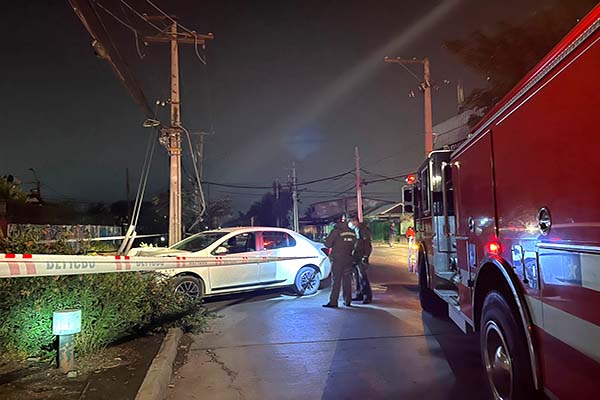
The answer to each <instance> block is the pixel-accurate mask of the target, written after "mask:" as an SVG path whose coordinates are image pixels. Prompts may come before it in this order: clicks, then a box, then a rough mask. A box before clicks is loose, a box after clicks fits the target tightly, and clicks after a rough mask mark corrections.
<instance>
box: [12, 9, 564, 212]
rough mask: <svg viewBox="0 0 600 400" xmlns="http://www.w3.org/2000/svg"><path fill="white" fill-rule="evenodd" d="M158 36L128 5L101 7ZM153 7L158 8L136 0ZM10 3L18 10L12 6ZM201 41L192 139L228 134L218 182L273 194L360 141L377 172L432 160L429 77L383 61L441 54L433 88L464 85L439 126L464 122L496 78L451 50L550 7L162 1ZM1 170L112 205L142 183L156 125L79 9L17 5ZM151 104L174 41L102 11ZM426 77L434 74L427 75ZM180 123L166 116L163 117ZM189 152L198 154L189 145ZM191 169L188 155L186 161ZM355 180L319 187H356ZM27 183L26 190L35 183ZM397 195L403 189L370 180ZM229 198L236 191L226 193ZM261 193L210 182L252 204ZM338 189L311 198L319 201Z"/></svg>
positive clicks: (163, 162)
mask: <svg viewBox="0 0 600 400" xmlns="http://www.w3.org/2000/svg"><path fill="white" fill-rule="evenodd" d="M97 1H98V2H99V3H101V4H102V5H104V6H105V7H106V8H109V9H110V10H112V11H113V12H114V13H115V14H117V15H118V16H121V17H123V18H124V19H126V20H127V21H129V22H130V23H131V24H132V25H133V26H135V27H136V28H139V29H140V30H144V31H147V32H148V31H149V30H150V31H151V29H152V28H150V27H148V26H145V25H144V22H143V21H142V20H141V19H139V18H138V19H136V16H135V15H133V14H131V13H124V9H123V8H122V7H121V3H120V1H119V0H97ZM127 2H128V3H129V4H131V5H132V6H133V7H135V8H136V9H138V10H139V11H141V12H147V13H152V9H151V7H150V6H149V5H148V4H147V3H146V2H145V1H144V0H127ZM8 3H10V4H8ZM156 3H157V4H158V5H160V6H161V7H163V8H164V9H165V10H167V11H168V12H169V13H172V14H176V15H178V16H179V17H180V20H181V22H182V23H183V24H184V25H185V26H187V27H190V28H191V29H195V30H197V31H198V32H213V33H214V34H215V37H216V39H215V40H214V41H212V42H211V43H209V46H208V54H207V57H208V66H207V67H205V66H204V65H202V64H201V63H200V62H199V60H198V59H197V58H196V56H195V52H194V50H193V46H184V47H182V49H181V73H182V84H181V85H182V104H183V105H182V118H183V123H184V125H185V126H186V127H188V128H189V129H190V130H193V131H194V130H201V129H203V130H208V129H211V125H212V127H213V128H214V129H215V130H216V135H215V136H213V137H209V138H208V139H207V144H206V153H207V155H206V159H207V165H206V170H205V179H207V180H210V181H221V182H227V183H229V182H233V183H243V184H251V185H265V184H266V185H269V184H270V182H272V181H273V179H275V178H277V177H279V178H281V179H282V180H286V179H287V175H288V174H289V168H290V167H291V164H292V162H293V161H295V162H296V164H297V167H298V176H299V181H305V180H311V179H316V178H320V177H323V176H328V175H334V174H337V173H339V172H343V171H346V170H349V169H351V168H352V167H353V162H354V161H353V148H354V146H355V145H358V146H359V147H360V151H361V158H362V161H363V165H364V166H365V168H366V169H368V170H371V171H374V172H377V173H380V174H384V175H394V174H399V173H403V172H406V171H409V170H412V169H414V168H415V167H416V166H417V165H418V164H419V163H420V162H421V160H422V158H423V152H424V150H423V134H422V131H423V122H422V120H423V117H422V98H421V97H420V96H417V98H416V99H409V98H408V96H407V93H408V92H409V91H410V90H415V89H416V81H415V80H414V78H413V77H411V76H410V75H409V74H408V73H407V72H406V71H404V70H402V68H401V67H400V66H399V65H391V64H384V63H383V61H382V57H383V55H386V54H388V55H390V56H396V55H401V56H403V57H412V56H416V57H423V56H429V57H430V59H431V65H432V78H433V80H434V81H437V82H441V81H442V80H444V79H447V80H450V81H451V82H452V84H451V85H448V86H443V87H442V88H441V89H440V90H439V91H438V92H435V93H434V101H433V115H434V123H436V122H440V121H442V120H444V119H446V118H448V117H451V116H453V115H455V114H456V100H455V99H456V94H455V88H454V84H455V83H456V81H457V80H458V79H462V80H463V81H464V82H465V86H466V89H467V91H468V90H470V89H472V88H474V87H476V86H480V85H482V84H483V79H482V78H483V77H480V76H477V75H476V74H475V73H473V72H472V71H469V70H468V69H467V68H466V67H465V66H463V65H462V64H461V62H460V60H458V59H456V58H455V57H454V56H453V55H451V54H450V53H449V52H448V51H447V50H445V49H444V48H443V42H444V40H448V39H455V38H459V37H463V36H464V35H466V34H468V33H469V32H471V31H473V30H474V29H477V28H486V29H491V28H493V26H494V24H495V23H496V22H499V21H502V20H519V19H523V18H525V17H526V16H527V15H529V14H530V13H532V12H534V11H535V10H536V9H538V8H540V7H542V6H544V5H547V4H551V3H552V1H549V0H548V1H539V0H502V1H491V0H490V1H477V0H447V1H443V2H440V1H432V0H419V1H409V0H405V1H397V0H396V1H388V0H377V1H370V2H365V1H353V0H317V1H313V0H304V1H290V0H287V1H265V0H263V1H247V0H222V1H217V2H215V1H210V2H208V1H199V0H195V1H179V0H171V1H166V0H156ZM3 9H4V18H3V23H2V25H1V28H0V29H2V30H3V33H2V38H3V42H4V43H3V46H2V49H3V51H2V53H3V57H2V63H1V64H0V70H1V76H2V80H0V87H1V93H2V96H1V97H0V116H1V121H2V125H1V128H0V129H1V130H2V139H3V140H2V145H1V147H0V174H7V173H11V174H14V175H16V176H18V177H19V178H20V179H21V180H22V181H24V182H28V181H31V180H32V179H33V176H32V174H31V172H29V171H28V168H35V170H36V171H37V172H38V175H39V176H40V179H41V181H42V189H43V195H45V196H46V197H48V198H53V199H65V198H72V199H77V200H81V201H90V202H91V201H114V200H119V199H123V198H125V169H126V168H129V170H130V172H131V181H132V186H133V187H135V186H136V185H137V180H138V177H139V173H140V169H141V164H142V161H143V157H144V151H145V146H146V141H147V138H148V135H149V131H148V130H145V129H143V128H142V127H141V124H142V122H143V120H144V116H143V114H142V112H141V111H140V110H139V109H138V108H137V107H136V105H135V104H134V102H133V101H132V100H131V98H130V97H129V96H128V94H127V92H126V91H125V89H124V88H123V87H122V86H121V85H120V84H119V82H118V81H117V80H116V78H115V76H114V75H113V73H112V70H111V69H110V68H109V67H108V65H107V64H106V63H105V62H104V61H103V60H100V59H98V58H96V57H95V56H94V54H93V52H92V49H91V47H90V37H89V35H88V33H87V31H86V30H85V29H84V27H83V26H82V24H81V23H80V21H79V20H78V19H77V17H76V16H75V14H74V12H73V10H72V9H71V8H70V6H69V4H68V2H67V1H66V0H65V1H52V0H46V1H41V0H39V1H27V0H23V1H19V2H7V4H6V5H3ZM100 15H101V16H102V17H103V18H104V21H105V23H106V24H107V26H108V27H109V29H110V31H111V32H112V33H113V34H114V37H115V41H116V43H117V44H118V45H119V49H120V50H121V51H122V52H123V54H124V55H125V57H126V58H127V59H128V61H129V62H130V63H131V65H132V67H133V69H134V71H135V72H136V74H137V75H138V76H139V78H140V80H141V82H142V83H143V88H144V91H145V92H146V94H147V96H148V98H149V100H150V101H151V102H152V103H153V102H154V101H155V100H156V99H158V98H164V97H165V96H166V93H168V84H169V81H168V79H169V75H168V47H167V46H165V45H156V44H152V45H150V46H149V47H143V46H142V51H143V52H144V53H145V57H144V59H143V60H140V59H139V57H138V56H137V53H136V50H135V41H134V35H133V34H132V33H131V32H129V31H128V30H127V29H126V28H124V27H122V26H120V25H119V24H118V23H116V22H115V21H114V20H113V19H112V18H111V17H110V16H108V15H106V14H102V13H101V14H100ZM414 71H415V73H417V74H420V73H421V72H420V70H419V69H418V68H415V69H414ZM161 117H162V119H164V120H165V121H167V118H168V114H167V113H166V112H165V113H162V114H161ZM186 151H187V150H186ZM185 163H186V166H187V170H188V171H189V170H191V166H190V164H189V159H188V160H186V161H185ZM167 172H168V164H167V157H166V151H165V150H164V149H163V148H161V147H159V148H157V153H156V156H155V158H154V162H153V167H152V174H151V177H150V183H149V187H148V192H149V194H153V193H156V192H158V191H160V190H165V189H166V188H167V186H168V180H167ZM351 185H352V178H351V177H348V178H347V179H344V180H341V181H336V182H333V183H332V182H329V183H327V184H322V185H315V186H312V187H311V189H313V190H317V191H318V190H321V191H328V190H340V191H341V190H343V189H347V188H348V187H350V186H351ZM26 186H27V185H26ZM365 190H366V192H367V193H372V194H373V196H374V197H384V198H393V195H394V194H395V193H397V192H399V184H398V183H386V184H380V185H378V186H376V185H372V186H368V187H367V188H366V189H365ZM225 192H228V193H225ZM262 192H263V191H247V190H241V189H224V190H217V189H216V188H214V187H213V188H211V190H210V196H211V197H222V196H225V195H230V196H231V197H232V198H234V200H235V205H236V207H238V208H241V209H245V208H246V207H247V206H248V204H249V203H250V202H251V201H253V200H257V199H258V198H259V196H260V195H261V194H262ZM330 196H331V194H329V193H316V192H312V193H303V196H302V198H303V201H304V203H305V204H307V203H310V202H313V201H318V200H324V199H326V198H327V197H330Z"/></svg>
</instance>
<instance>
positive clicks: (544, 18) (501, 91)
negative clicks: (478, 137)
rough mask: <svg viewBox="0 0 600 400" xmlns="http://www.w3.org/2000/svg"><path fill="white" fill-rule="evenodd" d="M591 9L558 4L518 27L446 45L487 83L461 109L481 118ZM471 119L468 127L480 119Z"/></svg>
mask: <svg viewBox="0 0 600 400" xmlns="http://www.w3.org/2000/svg"><path fill="white" fill-rule="evenodd" d="M595 5H596V0H579V1H572V0H559V1H558V2H557V3H556V4H555V5H554V6H551V7H546V8H542V9H540V10H538V11H537V12H536V13H534V14H532V15H531V16H530V17H529V18H527V19H526V20H525V21H523V22H522V23H520V24H510V23H507V22H503V23H500V24H498V25H497V27H496V29H495V31H493V32H489V31H484V30H482V29H479V30H477V31H475V32H473V33H472V34H471V35H469V37H467V38H464V39H457V40H449V41H447V42H446V43H445V46H446V47H447V48H448V49H449V50H450V51H451V52H452V53H454V54H455V55H457V56H458V57H459V58H460V59H462V61H463V62H464V63H465V64H466V65H468V66H469V67H471V68H472V69H474V70H475V71H476V72H478V73H480V74H482V75H483V76H485V77H486V80H487V82H488V83H487V86H486V87H484V88H478V89H475V90H473V91H472V92H471V93H470V94H469V95H468V96H467V97H466V99H465V104H464V107H465V108H466V109H473V110H476V111H479V113H478V114H479V115H484V114H485V113H486V112H487V111H489V110H490V109H491V108H492V107H493V106H494V105H495V104H496V103H498V102H499V101H500V100H501V99H502V97H504V95H505V94H506V93H508V91H509V90H510V89H512V88H513V87H514V86H515V85H516V84H517V83H518V82H519V80H520V79H521V78H523V77H524V76H525V75H526V74H527V72H529V71H530V70H531V69H532V68H533V67H534V66H535V65H536V64H537V63H538V62H539V61H540V60H541V59H542V58H543V57H544V56H545V55H546V54H547V53H548V52H549V51H550V50H551V49H552V47H553V46H554V45H556V44H557V43H558V42H559V41H560V39H562V38H563V37H564V36H565V35H566V34H567V32H568V31H569V30H570V29H571V28H573V26H574V25H575V24H576V23H577V21H578V20H579V19H580V18H582V17H583V16H584V15H585V14H586V13H587V12H588V11H589V10H590V9H591V8H592V7H593V6H595ZM471 118H472V119H471V121H469V123H470V125H475V124H476V123H477V122H478V120H479V119H481V117H480V116H478V115H474V116H473V117H471Z"/></svg>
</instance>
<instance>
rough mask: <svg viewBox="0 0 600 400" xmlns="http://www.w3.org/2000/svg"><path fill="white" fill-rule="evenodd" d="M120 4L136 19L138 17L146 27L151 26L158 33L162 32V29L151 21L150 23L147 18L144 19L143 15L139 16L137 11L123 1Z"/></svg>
mask: <svg viewBox="0 0 600 400" xmlns="http://www.w3.org/2000/svg"><path fill="white" fill-rule="evenodd" d="M121 3H122V4H123V5H124V6H125V7H127V8H129V10H131V12H133V13H134V14H135V15H137V16H138V17H140V18H141V19H143V20H144V21H145V22H146V23H147V24H148V25H150V26H152V27H153V28H154V29H156V30H157V31H159V32H160V33H163V32H164V30H163V29H161V28H160V27H159V26H158V25H156V24H155V23H153V22H152V21H150V20H149V19H148V18H146V16H145V15H143V14H141V13H140V12H139V11H137V10H136V9H134V8H133V7H131V6H130V5H129V4H128V3H127V2H126V1H125V0H121Z"/></svg>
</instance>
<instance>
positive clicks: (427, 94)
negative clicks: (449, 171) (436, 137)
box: [383, 57, 433, 157]
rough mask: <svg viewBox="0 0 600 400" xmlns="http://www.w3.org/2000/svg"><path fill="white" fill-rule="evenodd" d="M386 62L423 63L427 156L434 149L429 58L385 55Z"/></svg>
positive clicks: (421, 87)
mask: <svg viewBox="0 0 600 400" xmlns="http://www.w3.org/2000/svg"><path fill="white" fill-rule="evenodd" d="M383 61H384V62H386V63H394V64H402V65H406V64H422V65H423V82H421V83H420V84H419V88H420V89H421V90H422V91H423V95H424V109H425V110H424V111H425V157H427V156H429V153H431V151H432V150H433V122H432V116H431V114H432V112H431V76H430V75H431V73H430V70H429V58H427V57H425V58H423V59H422V60H419V59H416V58H413V59H411V60H407V59H403V58H400V57H396V58H390V57H385V58H384V59H383Z"/></svg>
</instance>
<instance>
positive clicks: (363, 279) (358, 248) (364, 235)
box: [348, 218, 373, 304]
mask: <svg viewBox="0 0 600 400" xmlns="http://www.w3.org/2000/svg"><path fill="white" fill-rule="evenodd" d="M348 227H349V228H350V229H353V230H354V232H355V234H356V243H355V244H354V263H355V266H356V275H357V276H356V277H357V281H358V294H357V295H356V297H355V298H353V299H352V300H358V301H360V300H362V302H363V304H369V303H370V302H371V301H373V292H372V291H371V283H370V282H369V275H368V273H367V269H368V267H369V256H370V255H371V252H372V251H373V245H372V244H371V231H370V230H369V228H368V227H367V226H366V225H365V224H364V223H362V222H359V221H358V219H357V218H350V221H349V222H348Z"/></svg>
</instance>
